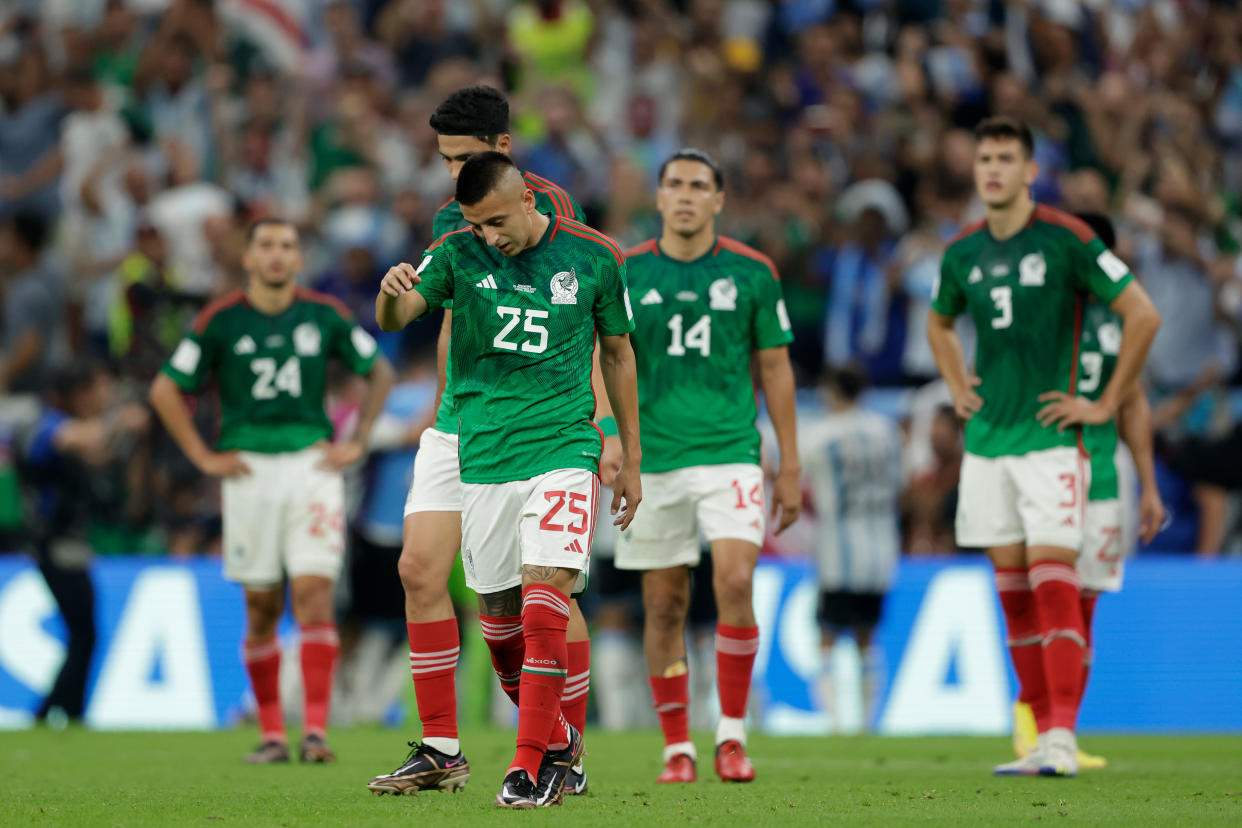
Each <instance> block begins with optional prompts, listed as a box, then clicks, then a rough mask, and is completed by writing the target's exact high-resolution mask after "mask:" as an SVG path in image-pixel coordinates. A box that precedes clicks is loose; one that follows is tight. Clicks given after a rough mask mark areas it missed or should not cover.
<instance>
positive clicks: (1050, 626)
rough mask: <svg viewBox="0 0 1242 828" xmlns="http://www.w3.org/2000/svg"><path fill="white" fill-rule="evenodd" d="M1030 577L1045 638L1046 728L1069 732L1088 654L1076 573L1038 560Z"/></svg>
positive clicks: (1063, 566)
mask: <svg viewBox="0 0 1242 828" xmlns="http://www.w3.org/2000/svg"><path fill="white" fill-rule="evenodd" d="M1029 577H1030V581H1031V589H1032V591H1033V592H1034V593H1035V606H1036V608H1037V609H1038V610H1039V631H1040V633H1041V634H1042V635H1043V638H1044V677H1045V681H1046V682H1047V684H1048V698H1049V700H1050V703H1051V712H1050V713H1049V716H1048V726H1049V728H1065V729H1067V730H1070V731H1072V730H1073V729H1074V723H1075V722H1076V721H1077V719H1078V699H1079V697H1080V695H1081V693H1082V667H1083V659H1084V658H1085V657H1086V654H1087V641H1086V636H1085V631H1084V630H1083V625H1082V607H1081V606H1080V605H1079V603H1078V598H1079V582H1078V570H1077V569H1075V568H1074V567H1073V566H1072V565H1071V564H1066V563H1060V562H1059V561H1040V562H1039V563H1037V564H1035V565H1034V566H1032V567H1031V571H1030V575H1029Z"/></svg>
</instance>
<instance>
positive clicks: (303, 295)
mask: <svg viewBox="0 0 1242 828" xmlns="http://www.w3.org/2000/svg"><path fill="white" fill-rule="evenodd" d="M293 295H294V296H295V297H296V298H297V299H299V300H301V301H303V302H314V303H315V304H317V305H327V306H329V307H331V308H332V309H333V310H335V311H336V312H337V313H339V314H340V315H341V318H342V319H344V320H346V321H348V322H352V321H353V319H354V314H353V313H352V312H351V311H350V310H349V308H347V307H345V303H344V302H342V301H341V300H340V299H337V298H336V297H335V296H331V295H329V294H327V293H320V292H319V291H317V290H311V289H310V288H304V287H300V288H297V289H296V290H295V291H294V292H293Z"/></svg>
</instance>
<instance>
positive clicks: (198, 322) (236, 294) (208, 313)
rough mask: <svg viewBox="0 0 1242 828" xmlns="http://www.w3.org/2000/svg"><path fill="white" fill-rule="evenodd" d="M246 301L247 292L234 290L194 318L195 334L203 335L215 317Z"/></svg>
mask: <svg viewBox="0 0 1242 828" xmlns="http://www.w3.org/2000/svg"><path fill="white" fill-rule="evenodd" d="M245 301H246V292H245V291H244V290H234V291H232V292H230V293H226V294H225V295H223V296H221V297H220V298H219V299H217V300H216V301H214V302H212V303H211V304H209V305H208V306H207V307H205V308H203V309H202V310H201V311H199V313H198V316H196V317H194V333H196V334H199V335H202V333H203V331H205V330H207V326H208V325H209V324H210V323H211V320H212V318H213V317H215V315H216V314H218V313H219V312H220V311H222V310H227V309H228V308H231V307H233V306H234V305H240V304H241V303H242V302H245Z"/></svg>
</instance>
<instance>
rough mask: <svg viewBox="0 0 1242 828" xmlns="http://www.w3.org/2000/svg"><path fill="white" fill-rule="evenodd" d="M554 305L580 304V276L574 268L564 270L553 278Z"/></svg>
mask: <svg viewBox="0 0 1242 828" xmlns="http://www.w3.org/2000/svg"><path fill="white" fill-rule="evenodd" d="M552 304H554V305H576V304H578V274H577V272H576V271H575V270H574V268H572V267H571V268H570V269H569V270H562V271H561V272H560V273H558V274H556V275H555V276H553V277H552Z"/></svg>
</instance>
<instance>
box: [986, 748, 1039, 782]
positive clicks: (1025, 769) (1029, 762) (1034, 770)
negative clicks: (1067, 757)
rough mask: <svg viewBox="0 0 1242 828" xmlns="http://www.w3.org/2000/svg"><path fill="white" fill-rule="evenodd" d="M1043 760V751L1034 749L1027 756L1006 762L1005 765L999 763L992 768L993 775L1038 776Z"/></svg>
mask: <svg viewBox="0 0 1242 828" xmlns="http://www.w3.org/2000/svg"><path fill="white" fill-rule="evenodd" d="M1042 761H1043V751H1040V750H1034V751H1031V752H1030V753H1028V754H1027V755H1026V756H1020V757H1018V758H1017V759H1014V760H1013V761H1012V762H1006V763H1005V764H1003V765H997V766H996V767H994V768H992V775H993V776H1038V775H1039V766H1040V762H1042Z"/></svg>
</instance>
